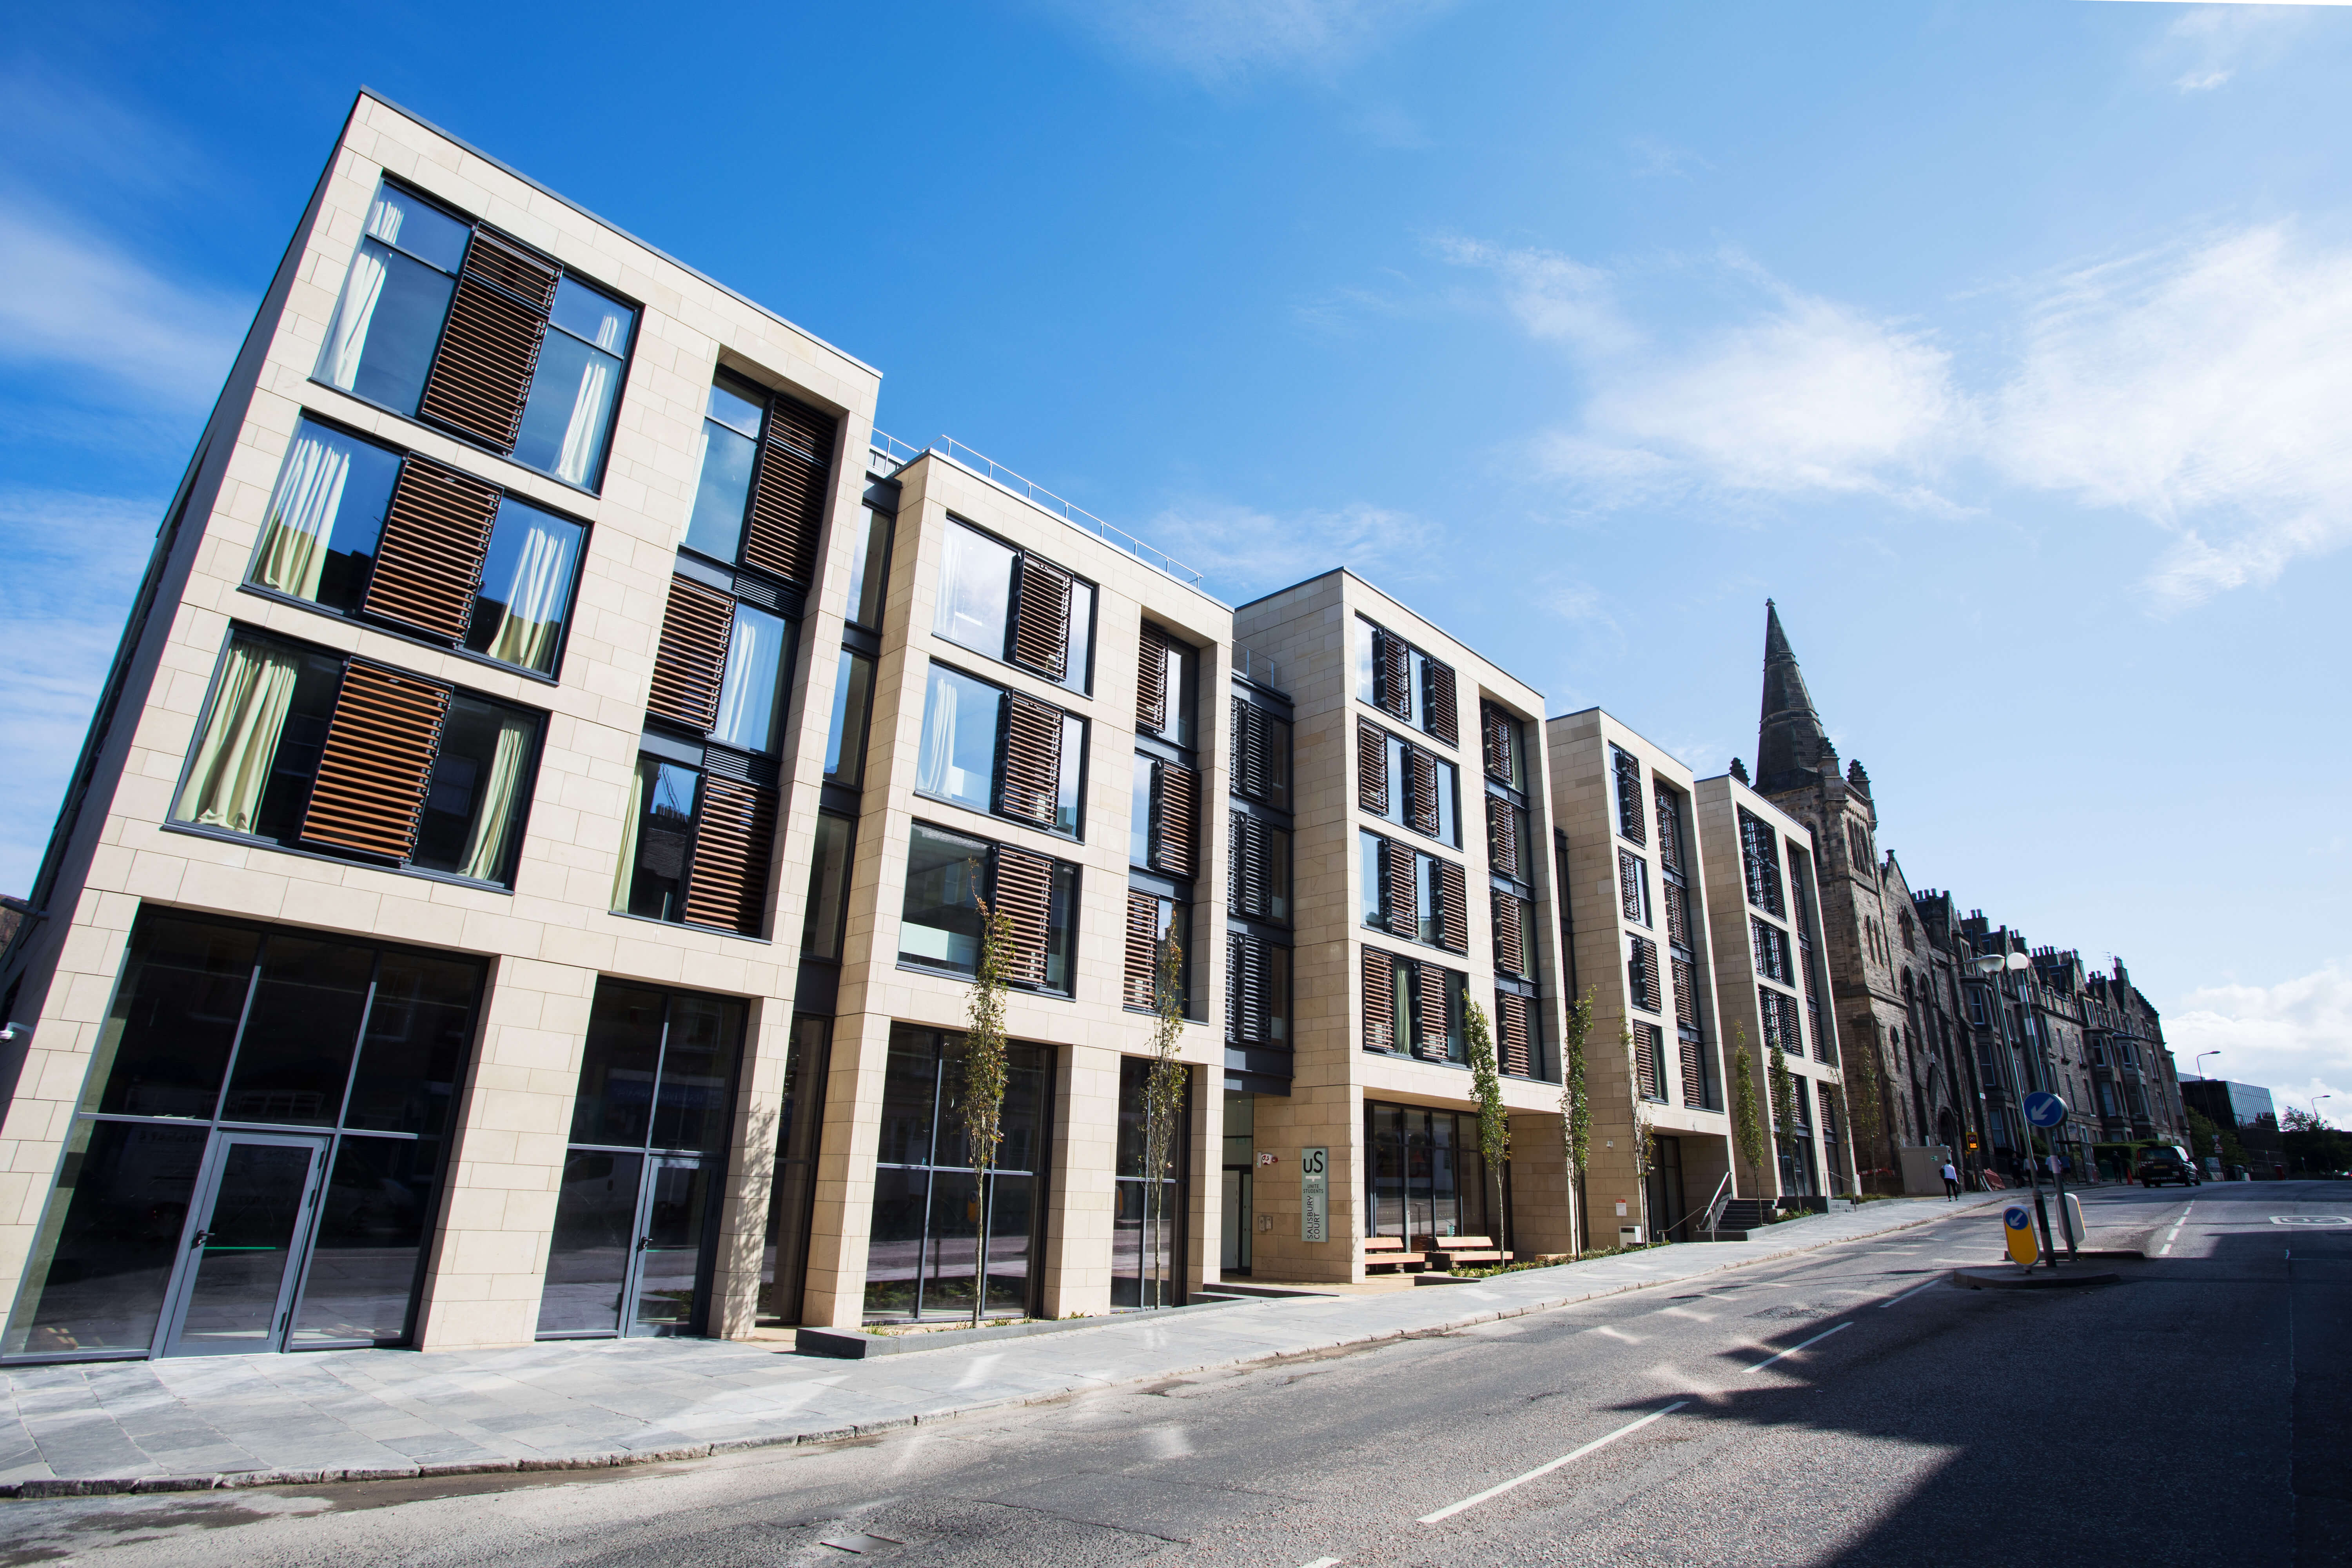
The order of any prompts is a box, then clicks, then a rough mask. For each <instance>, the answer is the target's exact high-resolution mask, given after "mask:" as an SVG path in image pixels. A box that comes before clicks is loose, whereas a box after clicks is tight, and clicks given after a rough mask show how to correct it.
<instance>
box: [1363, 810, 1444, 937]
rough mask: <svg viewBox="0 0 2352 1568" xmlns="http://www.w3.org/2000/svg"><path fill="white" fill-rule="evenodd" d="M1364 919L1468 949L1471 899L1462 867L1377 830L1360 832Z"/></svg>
mask: <svg viewBox="0 0 2352 1568" xmlns="http://www.w3.org/2000/svg"><path fill="white" fill-rule="evenodd" d="M1357 839H1358V842H1359V844H1360V847H1361V853H1362V857H1363V858H1362V881H1363V923H1364V924H1366V925H1368V926H1370V927H1372V928H1373V929H1375V930H1379V931H1393V932H1394V933H1395V934H1397V935H1398V936H1402V937H1404V938H1406V939H1408V940H1410V941H1413V942H1427V943H1428V944H1429V945H1430V946H1432V947H1443V948H1448V949H1451V950H1452V951H1454V952H1469V951H1470V901H1469V888H1468V883H1467V881H1466V880H1465V878H1464V876H1463V874H1462V868H1461V867H1459V866H1456V865H1454V863H1453V862H1452V861H1450V860H1441V859H1439V858H1437V857H1436V856H1434V855H1424V854H1423V853H1421V852H1420V851H1419V850H1417V849H1415V848H1413V847H1412V846H1411V845H1408V844H1400V843H1398V842H1397V841H1396V840H1395V839H1393V838H1383V837H1381V836H1380V835H1379V834H1377V833H1359V834H1358V835H1357Z"/></svg>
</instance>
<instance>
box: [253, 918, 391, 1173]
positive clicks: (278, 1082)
mask: <svg viewBox="0 0 2352 1568" xmlns="http://www.w3.org/2000/svg"><path fill="white" fill-rule="evenodd" d="M374 972H375V952H374V950H373V949H371V948H364V947H347V946H345V945H343V944H342V943H341V942H310V941H307V940H305V939H303V938H300V937H291V936H286V935H284V934H277V935H273V936H271V937H270V939H269V945H268V947H267V948H266V949H265V950H264V951H263V952H262V955H261V980H260V983H259V984H257V985H256V986H255V987H254V991H253V1007H252V1011H251V1014H250V1015H249V1016H247V1019H246V1025H245V1032H244V1034H243V1036H242V1037H240V1038H239V1039H238V1041H237V1047H236V1066H235V1068H232V1069H231V1071H230V1074H229V1081H228V1091H227V1092H226V1094H224V1095H223V1096H222V1097H221V1108H220V1113H221V1119H222V1120H223V1121H278V1122H296V1123H299V1124H303V1125H309V1126H321V1127H331V1126H333V1125H334V1124H335V1123H336V1121H339V1120H340V1119H341V1116H342V1111H343V1086H344V1080H345V1079H348V1078H349V1077H350V1076H351V1068H352V1051H353V1049H354V1047H356V1046H357V1044H358V1040H359V1028H360V1016H361V1010H362V1008H364V1007H365V1006H366V1005H367V997H368V982H369V980H370V979H371V978H372V977H373V974H374Z"/></svg>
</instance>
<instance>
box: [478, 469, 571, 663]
mask: <svg viewBox="0 0 2352 1568" xmlns="http://www.w3.org/2000/svg"><path fill="white" fill-rule="evenodd" d="M583 532H584V530H583V529H582V528H581V526H580V525H579V524H578V523H576V522H573V521H570V520H569V519H567V518H561V517H558V516H556V515H555V514H554V513H553V512H551V511H543V510H541V509H540V508H538V507H535V506H531V505H530V504H529V503H527V502H524V501H520V500H516V499H515V498H514V497H512V496H509V497H507V498H506V499H505V500H502V501H500V502H499V514H498V518H497V520H496V521H495V522H494V523H493V524H492V526H491V530H490V549H489V554H488V557H487V559H485V561H484V562H483V563H482V585H481V588H480V589H479V591H478V592H477V594H476V595H475V596H474V616H473V619H472V620H471V621H470V622H468V623H467V631H466V646H467V647H469V648H472V649H473V650H474V651H475V652H476V653H479V654H486V655H488V657H489V658H495V659H497V660H499V662H500V663H503V664H511V665H517V666H520V668H524V669H535V670H538V671H539V672H540V673H541V675H550V674H552V673H553V672H554V670H555V649H556V645H557V644H558V643H560V642H561V641H562V638H563V621H564V616H566V615H567V614H568V613H569V611H570V609H571V605H572V576H573V574H575V573H576V572H577V570H578V569H579V563H580V541H581V536H582V534H583Z"/></svg>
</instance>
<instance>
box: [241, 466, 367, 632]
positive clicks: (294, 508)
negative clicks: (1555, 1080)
mask: <svg viewBox="0 0 2352 1568" xmlns="http://www.w3.org/2000/svg"><path fill="white" fill-rule="evenodd" d="M399 477H400V458H399V455H398V454H396V453H393V452H387V451H385V450H384V449H383V447H378V446H375V445H373V444H372V443H370V442H366V441H362V440H360V439H359V438H358V437H353V436H346V435H344V434H343V433H342V432H341V431H340V430H336V429H331V428H330V427H329V426H324V425H320V424H319V423H317V422H316V421H314V420H310V419H305V420H303V421H302V422H301V424H300V425H299V426H296V427H295V431H294V441H293V444H292V445H291V446H289V447H288V448H287V450H286V461H285V462H284V464H282V465H281V466H280V467H279V468H278V487H277V489H274V490H273V491H271V492H270V497H269V510H268V515H267V516H266V517H265V518H264V520H263V521H262V527H261V542H260V544H259V545H258V546H257V547H256V549H255V551H254V553H253V565H252V567H251V569H250V571H249V573H248V577H249V580H250V581H252V582H253V583H255V584H258V585H259V586H261V587H264V588H274V589H276V590H277V591H278V592H279V593H281V594H291V595H293V596H294V597H296V598H298V599H309V600H311V601H313V602H314V603H317V604H320V605H325V606H327V607H328V608H330V609H335V610H346V611H348V610H356V609H358V608H359V607H360V602H361V600H362V598H363V597H365V595H366V594H367V584H368V574H369V572H370V571H371V570H372V569H373V566H374V564H375V548H376V540H377V538H378V536H379V535H380V534H382V533H383V514H384V509H385V508H386V507H387V506H388V505H390V503H391V500H392V487H393V484H394V481H395V480H397V479H399Z"/></svg>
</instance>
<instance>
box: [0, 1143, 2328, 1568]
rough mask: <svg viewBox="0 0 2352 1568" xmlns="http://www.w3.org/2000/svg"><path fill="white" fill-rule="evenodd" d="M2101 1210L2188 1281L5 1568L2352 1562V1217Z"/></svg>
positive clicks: (16, 1534)
mask: <svg viewBox="0 0 2352 1568" xmlns="http://www.w3.org/2000/svg"><path fill="white" fill-rule="evenodd" d="M2085 1206H2086V1208H2087V1209H2088V1210H2089V1211H2090V1215H2091V1224H2092V1226H2093V1227H2094V1229H2095V1232H2096V1233H2097V1236H2096V1237H2095V1239H2098V1240H2100V1241H2102V1242H2103V1243H2104V1242H2108V1241H2122V1240H2126V1239H2129V1240H2132V1241H2137V1240H2138V1239H2139V1238H2140V1237H2142V1236H2143V1235H2144V1236H2145V1237H2146V1245H2147V1250H2148V1251H2149V1252H2150V1253H2151V1254H2154V1253H2157V1252H2158V1250H2159V1249H2165V1248H2168V1250H2166V1251H2165V1253H2164V1255H2163V1256H2161V1257H2154V1256H2152V1257H2150V1258H2148V1260H2147V1261H2146V1262H2144V1263H2140V1262H2129V1263H2125V1264H2121V1265H2110V1266H2107V1267H2116V1268H2119V1269H2120V1271H2121V1272H2122V1273H2123V1274H2124V1276H2125V1279H2124V1281H2123V1282H2122V1283H2120V1284H2117V1285H2114V1286H2108V1287H2105V1288H2103V1289H2087V1290H2075V1291H2045V1292H2022V1291H1974V1290H1964V1289H1957V1288H1955V1287H1954V1286H1952V1285H1951V1284H1949V1283H1948V1281H1947V1279H1946V1277H1945V1273H1946V1270H1948V1269H1949V1268H1952V1267H1953V1266H1955V1265H1957V1264H1986V1263H1990V1262H1991V1261H1992V1260H1993V1259H1994V1258H1996V1257H1997V1255H1998V1253H1999V1249H2000V1236H1999V1225H2000V1222H1999V1219H1998V1217H1997V1215H1998V1211H1992V1212H1991V1213H1987V1212H1985V1211H1979V1212H1977V1213H1975V1214H1973V1215H1967V1216H1965V1217H1955V1218H1953V1219H1951V1220H1948V1221H1942V1222H1939V1223H1937V1224H1936V1225H1933V1226H1926V1227H1922V1228H1918V1229H1914V1230H1910V1231H1906V1232H1900V1233H1896V1234H1895V1235H1893V1236H1890V1237H1885V1238H1884V1239H1882V1240H1879V1241H1876V1242H1862V1243H1854V1244H1849V1245H1845V1246H1840V1247H1831V1248H1828V1249H1825V1250H1823V1251H1821V1252H1816V1253H1812V1254H1809V1255H1807V1256H1805V1257H1803V1258H1798V1259H1794V1260H1790V1261H1785V1262H1782V1263H1778V1264H1762V1265H1757V1266H1754V1267H1751V1268H1742V1269H1738V1270H1733V1271H1729V1272H1727V1273H1723V1274H1717V1275H1714V1276H1710V1277H1708V1278H1707V1279H1704V1280H1700V1281H1695V1282H1693V1283H1691V1284H1690V1285H1688V1286H1685V1287H1683V1288H1681V1289H1674V1288H1671V1287H1669V1288H1667V1289H1665V1290H1644V1291H1638V1292H1634V1293H1633V1294H1630V1295H1625V1296H1619V1297H1613V1298H1610V1299H1608V1300H1601V1301H1594V1302H1589V1303H1586V1304H1584V1305H1582V1306H1579V1307H1571V1308H1566V1309H1562V1310H1558V1311H1554V1312H1549V1313H1544V1314H1541V1315H1538V1316H1532V1317H1526V1318H1518V1319H1514V1320H1510V1321H1507V1322H1503V1323H1497V1324H1487V1325H1482V1326H1480V1327H1476V1328H1473V1329H1468V1330H1464V1331H1456V1332H1449V1333H1443V1334H1435V1335H1431V1336H1427V1337H1423V1338H1420V1339H1415V1340H1411V1341H1406V1342H1399V1343H1392V1344H1389V1345H1384V1346H1379V1347H1373V1348H1368V1349H1362V1350H1356V1351H1350V1352H1333V1353H1328V1354H1323V1355H1317V1356H1310V1357H1304V1358H1297V1359H1292V1360H1288V1361H1285V1362H1280V1363H1270V1364H1265V1365H1261V1366H1259V1367H1256V1368H1254V1369H1251V1370H1247V1371H1242V1372H1234V1373H1220V1374H1216V1375H1212V1376H1204V1377H1198V1378H1190V1379H1184V1380H1180V1381H1174V1382H1171V1383H1167V1384H1160V1385H1157V1386H1151V1387H1142V1388H1135V1389H1129V1390H1123V1391H1118V1392H1113V1393H1108V1394H1095V1395H1090V1396H1087V1397H1082V1398H1073V1399H1070V1400H1066V1401H1064V1402H1061V1403H1058V1404H1055V1405H1042V1406H1036V1407H1032V1408H1029V1409H1025V1410H1022V1411H1018V1412H1014V1413H1011V1414H1007V1415H992V1416H987V1417H978V1418H973V1419H971V1420H968V1421H962V1422H954V1423H948V1424H945V1425H942V1426H934V1427H923V1428H918V1429H916V1430H914V1431H910V1432H907V1433H901V1434H893V1435H890V1436H885V1437H878V1438H874V1439H869V1440H866V1441H863V1442H856V1443H845V1444H839V1445H834V1446H831V1447H824V1448H815V1449H790V1450H778V1451H775V1452H772V1453H766V1454H762V1453H751V1454H744V1455H734V1456H729V1457H725V1458H717V1459H711V1460H706V1461H702V1462H699V1463H696V1464H690V1465H677V1466H667V1467H662V1468H652V1469H643V1470H625V1471H609V1472H589V1473H587V1474H586V1475H584V1476H562V1475H557V1476H553V1477H548V1478H529V1479H521V1480H518V1479H517V1478H514V1477H478V1478H467V1479H465V1480H463V1481H440V1482H389V1483H377V1484H370V1485H358V1486H344V1487H331V1488H309V1489H303V1488H289V1489H275V1490H252V1491H237V1492H216V1493H205V1494H184V1495H180V1496H176V1497H174V1496H163V1497H152V1498H139V1497H129V1498H94V1499H69V1500H43V1501H17V1502H8V1503H0V1564H10V1563H35V1562H46V1561H52V1560H56V1559H58V1558H64V1557H76V1558H81V1557H88V1558H92V1559H96V1560H100V1561H102V1562H103V1563H106V1564H107V1568H143V1565H146V1564H154V1565H156V1568H164V1565H167V1564H168V1565H170V1568H212V1565H215V1564H218V1565H221V1568H275V1565H278V1564H297V1563H303V1564H310V1563H318V1564H328V1563H333V1564H343V1563H414V1564H435V1565H438V1564H452V1565H455V1564H474V1563H486V1562H488V1563H499V1564H501V1565H509V1564H510V1565H515V1568H541V1565H547V1568H553V1565H557V1564H566V1565H568V1564H583V1565H585V1564H593V1565H600V1568H601V1565H606V1564H610V1565H614V1568H618V1565H621V1564H636V1563H675V1564H681V1565H694V1568H706V1565H707V1568H771V1565H803V1564H807V1565H814V1564H848V1563H856V1562H873V1563H888V1564H892V1565H908V1568H911V1565H915V1564H934V1563H937V1564H954V1565H957V1568H966V1565H973V1568H976V1565H980V1564H1021V1565H1029V1564H1055V1565H1057V1568H1058V1565H1061V1564H1073V1565H1076V1564H1092V1563H1186V1564H1192V1563H1200V1564H1211V1565H1217V1564H1250V1565H1270V1568H1302V1565H1306V1568H1315V1565H1320V1568H1335V1565H1337V1564H1357V1563H1506V1562H1507V1563H1609V1564H1618V1563H1622V1564H1669V1563H1671V1564H1685V1563H1742V1564H1746V1563H1769V1564H1783V1563H1854V1564H1861V1563H1887V1564H1899V1565H1901V1568H1925V1565H1927V1564H1934V1565H1936V1568H1944V1565H1948V1564H1956V1563H2000V1564H2003V1565H2005V1568H2006V1565H2013V1564H2015V1563H2020V1562H2038V1563H2131V1564H2135V1565H2154V1564H2158V1563H2230V1564H2231V1565H2232V1568H2258V1565H2267V1564H2280V1565H2285V1564H2296V1565H2302V1568H2314V1565H2317V1564H2326V1563H2352V1185H2347V1184H2342V1183H2290V1184H2275V1183H2263V1184H2230V1185H2220V1184H2214V1185H2208V1186H2204V1187H2201V1188H2198V1189H2195V1190H2194V1191H2192V1192H2188V1193H2183V1192H2179V1191H2178V1190H2175V1189H2168V1190H2166V1191H2164V1192H2158V1193H2150V1192H2146V1191H2142V1190H2139V1189H2129V1190H2126V1191H2122V1192H2105V1193H2101V1194H2097V1195H2095V1196H2094V1197H2092V1198H2091V1199H2089V1200H2088V1202H2087V1203H2086V1205H2085ZM2329 1216H2343V1218H2344V1219H2345V1221H2347V1223H2341V1224H2329V1223H2325V1222H2326V1220H2327V1219H2328V1217H2329ZM2281 1219H2285V1220H2288V1221H2290V1222H2292V1223H2284V1224H2282V1223H2278V1221H2280V1220H2281ZM2311 1220H2319V1221H2321V1222H2322V1223H2304V1222H2307V1221H2311ZM2176 1222H2178V1223H2176ZM1669 1291H1671V1294H1670V1293H1669ZM1531 1472H1539V1473H1531Z"/></svg>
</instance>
